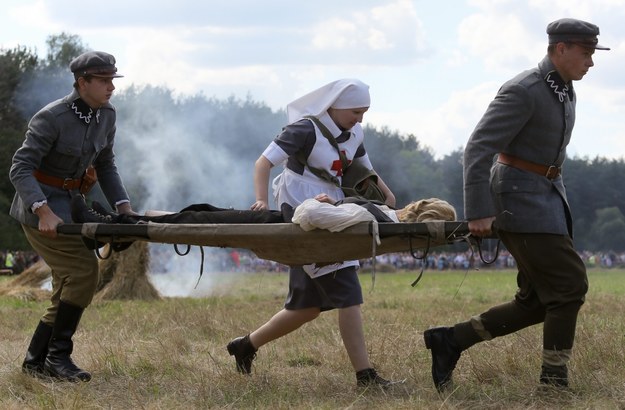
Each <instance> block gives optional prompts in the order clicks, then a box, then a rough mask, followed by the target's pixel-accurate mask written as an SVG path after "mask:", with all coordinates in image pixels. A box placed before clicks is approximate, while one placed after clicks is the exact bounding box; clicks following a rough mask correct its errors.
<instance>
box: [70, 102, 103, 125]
mask: <svg viewBox="0 0 625 410" xmlns="http://www.w3.org/2000/svg"><path fill="white" fill-rule="evenodd" d="M71 109H72V110H74V113H75V114H76V115H77V116H78V118H80V119H81V120H82V121H84V122H85V124H89V123H91V118H92V116H93V109H92V108H91V107H89V105H88V104H87V103H86V102H85V101H84V100H83V99H82V98H77V99H75V100H74V101H72V105H71ZM95 119H96V122H97V123H99V122H100V110H98V111H96V114H95Z"/></svg>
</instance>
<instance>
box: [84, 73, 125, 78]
mask: <svg viewBox="0 0 625 410" xmlns="http://www.w3.org/2000/svg"><path fill="white" fill-rule="evenodd" d="M89 75H90V76H92V77H100V78H120V77H123V75H121V74H89Z"/></svg>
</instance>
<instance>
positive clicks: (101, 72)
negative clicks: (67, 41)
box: [69, 51, 123, 79]
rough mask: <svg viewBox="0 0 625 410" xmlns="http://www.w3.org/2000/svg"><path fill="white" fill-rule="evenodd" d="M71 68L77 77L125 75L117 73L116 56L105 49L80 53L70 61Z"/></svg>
mask: <svg viewBox="0 0 625 410" xmlns="http://www.w3.org/2000/svg"><path fill="white" fill-rule="evenodd" d="M69 69H70V70H71V71H72V73H74V78H76V79H78V78H79V77H85V76H87V75H91V76H94V77H105V78H118V77H123V75H120V74H117V67H115V57H113V56H112V55H111V54H109V53H105V52H104V51H89V52H86V53H83V54H81V55H79V56H78V57H76V58H75V59H73V60H72V61H71V62H70V63H69Z"/></svg>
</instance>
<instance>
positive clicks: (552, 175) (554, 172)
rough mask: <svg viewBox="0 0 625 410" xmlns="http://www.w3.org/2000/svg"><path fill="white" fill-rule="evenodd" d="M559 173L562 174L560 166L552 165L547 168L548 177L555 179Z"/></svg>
mask: <svg viewBox="0 0 625 410" xmlns="http://www.w3.org/2000/svg"><path fill="white" fill-rule="evenodd" d="M558 175H560V167H556V166H555V165H551V166H550V167H549V168H547V173H546V174H545V176H546V177H547V178H548V179H554V178H556V177H557V176H558Z"/></svg>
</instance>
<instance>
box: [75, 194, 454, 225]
mask: <svg viewBox="0 0 625 410" xmlns="http://www.w3.org/2000/svg"><path fill="white" fill-rule="evenodd" d="M314 199H315V200H316V201H318V202H320V203H325V204H330V205H334V206H336V207H341V206H344V205H347V204H355V205H359V206H361V207H364V208H365V209H366V210H367V211H369V213H371V214H372V215H373V216H374V218H375V220H377V221H378V222H407V223H411V222H427V221H453V220H455V219H456V211H455V210H454V207H453V206H451V205H450V204H449V203H448V202H447V201H444V200H442V199H438V198H428V199H422V200H419V201H414V202H411V203H410V204H408V205H407V206H405V207H404V208H401V209H393V208H390V207H388V206H386V205H384V204H382V203H380V202H376V201H368V200H365V199H361V198H351V197H348V198H345V199H342V200H340V201H336V200H334V199H333V198H331V197H329V196H328V195H326V194H320V195H317V196H316V197H315V198H314ZM350 206H353V205H350ZM294 212H295V210H294V209H293V207H291V206H290V205H288V204H286V203H284V204H282V206H281V209H280V211H277V210H263V211H253V210H237V209H227V208H218V207H216V206H213V205H210V204H195V205H190V206H188V207H186V208H184V209H183V210H181V211H180V212H176V213H166V214H162V215H157V216H148V215H140V216H135V215H126V214H117V213H114V212H109V211H107V210H106V209H105V208H104V207H103V206H102V205H101V204H99V203H98V202H95V201H94V202H93V204H92V208H89V207H88V206H87V204H86V203H85V200H84V198H83V197H82V195H76V196H75V197H74V198H73V199H72V220H73V222H75V223H114V224H137V223H145V222H157V223H168V224H220V223H226V224H259V223H290V222H292V218H293V215H294Z"/></svg>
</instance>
